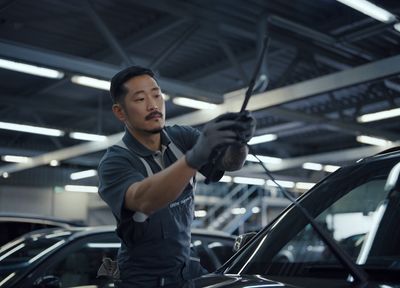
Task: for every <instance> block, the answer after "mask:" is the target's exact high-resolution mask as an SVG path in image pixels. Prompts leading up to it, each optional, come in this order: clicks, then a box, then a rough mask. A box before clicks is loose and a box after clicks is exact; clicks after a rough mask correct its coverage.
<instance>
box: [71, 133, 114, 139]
mask: <svg viewBox="0 0 400 288" xmlns="http://www.w3.org/2000/svg"><path fill="white" fill-rule="evenodd" d="M69 137H70V138H72V139H77V140H85V141H106V140H107V136H104V135H98V134H90V133H83V132H71V133H69Z"/></svg>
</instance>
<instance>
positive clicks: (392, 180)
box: [385, 162, 400, 194]
mask: <svg viewBox="0 0 400 288" xmlns="http://www.w3.org/2000/svg"><path fill="white" fill-rule="evenodd" d="M385 191H386V192H388V194H392V193H394V192H396V191H397V192H400V162H399V163H397V164H396V165H395V166H394V167H393V168H392V170H390V173H389V176H388V178H387V180H386V184H385Z"/></svg>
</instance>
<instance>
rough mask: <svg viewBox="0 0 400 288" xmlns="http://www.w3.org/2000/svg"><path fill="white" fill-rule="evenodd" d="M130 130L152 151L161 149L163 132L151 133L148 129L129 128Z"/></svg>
mask: <svg viewBox="0 0 400 288" xmlns="http://www.w3.org/2000/svg"><path fill="white" fill-rule="evenodd" d="M128 130H129V132H130V133H131V134H132V136H133V137H135V139H136V140H138V141H139V142H140V143H141V144H143V146H145V147H146V148H147V149H149V150H151V151H157V150H160V149H161V132H159V133H149V132H146V131H137V130H134V131H132V130H131V129H129V128H128Z"/></svg>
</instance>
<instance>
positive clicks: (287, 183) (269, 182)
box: [267, 180, 294, 188]
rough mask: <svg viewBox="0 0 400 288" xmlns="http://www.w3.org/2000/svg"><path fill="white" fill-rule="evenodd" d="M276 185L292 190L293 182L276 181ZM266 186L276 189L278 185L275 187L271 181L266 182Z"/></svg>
mask: <svg viewBox="0 0 400 288" xmlns="http://www.w3.org/2000/svg"><path fill="white" fill-rule="evenodd" d="M276 183H278V184H279V185H280V186H282V187H284V188H294V182H293V181H285V180H276ZM267 185H268V186H272V187H278V185H276V184H275V182H274V181H272V180H267Z"/></svg>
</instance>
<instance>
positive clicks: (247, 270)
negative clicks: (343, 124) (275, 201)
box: [193, 149, 400, 288]
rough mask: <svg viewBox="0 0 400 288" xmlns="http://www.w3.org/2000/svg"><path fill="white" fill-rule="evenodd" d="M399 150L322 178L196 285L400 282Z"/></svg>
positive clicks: (382, 284)
mask: <svg viewBox="0 0 400 288" xmlns="http://www.w3.org/2000/svg"><path fill="white" fill-rule="evenodd" d="M396 150H397V151H391V152H388V153H383V154H381V155H376V156H373V157H370V158H367V159H363V160H361V161H358V162H357V163H355V164H354V165H351V166H348V167H344V168H341V169H339V170H338V171H336V172H335V173H333V174H331V175H330V176H328V177H327V178H325V179H324V180H322V181H321V182H320V183H318V184H317V185H316V186H315V187H313V188H312V189H311V190H310V191H309V192H307V193H306V194H304V195H303V196H302V197H300V198H299V199H297V201H296V202H297V203H296V204H292V205H291V206H289V207H288V208H287V209H285V210H284V211H283V212H282V213H281V214H280V215H279V216H278V217H277V218H276V219H275V220H274V221H273V222H271V223H270V224H268V226H266V227H265V228H264V229H263V230H261V231H260V232H259V233H257V235H256V236H254V237H253V238H252V239H251V240H249V241H248V243H247V244H245V245H244V246H243V247H241V248H240V250H239V252H238V253H236V254H235V255H234V256H233V257H232V258H231V259H230V260H229V261H227V263H225V264H224V265H223V266H222V267H221V268H220V269H218V270H217V271H216V272H215V273H213V274H209V275H206V276H203V277H201V278H199V279H197V280H196V281H195V283H194V284H193V287H196V288H199V287H203V288H205V287H242V288H244V287H247V288H250V287H299V288H300V287H311V288H314V287H315V288H320V287H380V288H382V287H385V288H390V287H400V229H399V226H400V189H399V183H400V181H399V179H398V178H399V173H400V151H399V149H396ZM391 171H392V172H391ZM390 172H391V173H390ZM389 173H390V176H389ZM394 179H395V180H394ZM393 183H396V184H393ZM310 219H311V221H310ZM314 226H317V228H315V227H314Z"/></svg>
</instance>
